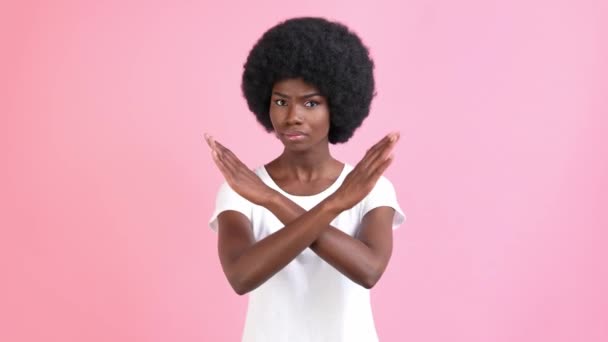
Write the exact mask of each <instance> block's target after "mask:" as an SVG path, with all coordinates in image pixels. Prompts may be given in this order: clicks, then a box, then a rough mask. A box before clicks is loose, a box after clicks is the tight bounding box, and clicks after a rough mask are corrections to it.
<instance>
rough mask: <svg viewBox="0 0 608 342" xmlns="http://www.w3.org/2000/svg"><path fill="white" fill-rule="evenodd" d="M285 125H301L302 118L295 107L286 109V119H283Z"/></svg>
mask: <svg viewBox="0 0 608 342" xmlns="http://www.w3.org/2000/svg"><path fill="white" fill-rule="evenodd" d="M285 123H286V124H287V125H299V124H301V123H302V118H301V116H300V112H299V110H298V108H297V106H295V105H292V106H289V107H288V109H287V117H286V118H285Z"/></svg>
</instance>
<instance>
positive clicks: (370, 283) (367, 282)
mask: <svg viewBox="0 0 608 342" xmlns="http://www.w3.org/2000/svg"><path fill="white" fill-rule="evenodd" d="M379 279H380V277H375V276H369V277H366V278H365V279H364V280H363V281H362V282H361V286H363V287H364V288H366V289H368V290H370V289H371V288H372V287H374V286H375V285H376V284H377V283H378V280H379Z"/></svg>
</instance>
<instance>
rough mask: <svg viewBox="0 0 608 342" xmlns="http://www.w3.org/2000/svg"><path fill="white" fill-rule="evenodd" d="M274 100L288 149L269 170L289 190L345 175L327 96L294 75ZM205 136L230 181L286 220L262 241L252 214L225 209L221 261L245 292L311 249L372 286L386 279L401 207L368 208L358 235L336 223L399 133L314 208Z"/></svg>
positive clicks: (316, 188) (278, 87) (310, 189)
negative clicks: (334, 149)
mask: <svg viewBox="0 0 608 342" xmlns="http://www.w3.org/2000/svg"><path fill="white" fill-rule="evenodd" d="M315 93H317V95H311V94H315ZM270 101H271V102H270V118H271V121H272V124H273V127H274V130H275V133H276V135H277V138H278V139H279V140H280V141H281V142H282V143H283V145H284V147H285V148H284V150H283V153H282V154H281V155H280V156H279V157H277V158H276V159H275V160H273V161H271V162H270V163H268V164H267V165H265V167H266V170H267V171H268V173H269V174H270V176H271V177H272V178H273V180H274V181H275V183H277V185H279V186H280V187H281V188H282V189H283V190H285V191H286V192H288V193H291V194H294V195H312V194H316V193H319V192H321V191H322V190H324V189H325V188H327V187H328V186H330V185H331V184H332V183H333V182H334V181H335V180H336V179H337V178H338V176H339V175H340V173H341V171H342V168H343V166H344V164H343V163H341V162H339V161H337V160H336V159H334V158H333V157H332V156H331V154H330V152H329V141H328V137H327V134H328V132H329V107H328V104H327V99H326V98H324V97H323V96H321V95H318V90H317V89H316V88H315V87H314V86H312V85H310V84H307V83H305V82H304V81H302V80H301V79H287V80H283V81H281V82H277V83H276V84H275V85H274V87H273V93H272V97H271V99H270ZM294 131H298V132H300V133H301V135H300V137H299V138H293V136H292V138H291V139H290V137H289V134H291V133H293V132H294ZM285 133H287V134H285ZM205 139H206V141H207V143H208V145H209V147H210V149H211V154H212V157H213V160H214V162H215V164H216V166H217V167H218V169H219V170H220V171H221V172H222V174H223V176H224V178H225V179H226V181H227V183H228V184H229V185H230V187H231V188H232V189H233V190H234V191H236V192H237V193H238V194H240V195H241V196H243V197H244V198H245V199H247V200H249V201H250V202H252V203H255V204H257V205H261V206H263V207H265V208H266V209H268V210H269V211H271V212H272V213H273V214H274V215H275V216H276V217H277V218H278V219H279V220H280V221H281V222H282V223H283V224H285V226H284V227H283V228H282V229H280V230H278V231H277V232H275V233H273V234H270V235H268V236H267V237H265V238H263V239H261V240H259V241H256V240H255V238H254V236H253V232H252V230H251V222H250V221H249V220H248V218H247V217H246V216H244V215H243V214H241V213H239V212H236V211H224V212H222V213H221V214H220V215H218V225H219V230H218V235H219V236H218V253H219V257H220V263H221V265H222V269H223V271H224V273H225V275H226V277H227V279H228V281H229V283H230V285H231V286H232V288H233V289H234V291H235V292H236V293H237V294H240V295H242V294H245V293H247V292H249V291H252V290H254V289H255V288H257V287H258V286H260V285H261V284H263V283H264V282H265V281H266V280H268V279H269V278H270V277H272V276H273V275H274V274H276V273H277V272H278V271H280V270H281V269H282V268H283V267H285V266H286V265H287V264H289V263H290V262H291V261H292V260H293V259H294V258H295V257H296V256H298V255H299V254H300V253H302V251H304V250H305V249H306V248H310V249H311V250H313V251H314V252H315V253H316V254H317V255H318V256H319V257H321V258H322V259H324V260H325V261H326V262H327V263H329V264H330V265H332V266H333V267H334V268H336V269H337V270H338V271H339V272H341V273H342V274H344V275H345V276H347V277H348V278H349V279H351V280H352V281H354V282H355V283H357V284H359V285H361V286H363V287H365V288H368V289H369V288H372V287H373V286H374V285H375V284H376V283H377V282H378V280H379V279H380V277H381V276H382V273H383V272H384V270H385V269H386V266H387V265H388V262H389V260H390V257H391V253H392V242H393V240H392V221H393V216H394V209H393V208H390V207H379V208H376V209H373V210H371V211H370V212H368V213H367V214H366V215H365V216H364V217H363V219H362V222H361V227H360V230H359V233H358V234H357V236H355V237H352V236H350V235H348V234H346V233H344V232H342V231H340V230H339V229H337V228H335V227H332V226H331V225H330V222H331V221H332V220H333V219H334V218H336V217H337V216H338V215H339V214H340V213H341V212H342V211H345V210H348V209H350V208H352V207H353V206H354V205H356V204H357V203H359V202H360V201H361V200H362V199H363V198H364V197H365V196H366V195H367V194H368V193H369V192H370V191H371V190H372V189H373V187H374V185H375V184H376V182H377V180H378V179H379V178H380V176H381V175H382V174H383V172H384V171H385V170H386V168H387V167H388V166H389V165H390V164H391V162H392V155H391V154H390V153H391V151H392V149H393V147H394V146H395V144H396V142H397V141H398V140H399V134H398V133H390V134H388V135H387V136H385V137H384V138H383V139H382V140H380V141H379V142H378V143H376V144H375V145H374V146H372V147H371V148H370V149H368V150H367V153H366V154H365V156H364V157H363V158H362V159H361V160H360V161H359V163H357V165H356V166H355V167H354V169H353V170H352V171H351V172H350V173H349V174H348V175H347V176H346V177H345V179H344V182H343V183H342V185H341V186H340V187H339V188H338V189H337V190H336V191H335V192H334V193H333V194H331V195H329V196H328V197H327V198H326V199H324V200H323V201H321V202H320V203H319V204H318V205H317V206H315V207H314V208H312V209H311V210H309V211H305V210H304V209H302V208H301V207H300V206H298V205H297V204H296V203H294V202H292V201H291V200H290V199H288V198H287V197H285V196H283V195H282V194H281V193H279V192H277V191H275V190H274V189H272V188H270V187H268V186H267V185H266V184H265V183H264V182H263V181H262V180H261V179H260V178H259V177H258V176H257V175H256V174H255V173H254V172H253V171H252V170H250V169H249V168H248V167H247V166H246V165H245V164H243V163H242V162H241V161H240V160H239V159H238V157H237V156H236V155H235V154H234V153H233V152H232V151H231V150H229V149H228V148H226V147H225V146H223V145H222V144H221V143H219V142H218V141H217V140H215V139H214V138H213V137H211V136H209V135H207V134H205Z"/></svg>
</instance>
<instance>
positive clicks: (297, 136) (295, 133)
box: [282, 131, 306, 141]
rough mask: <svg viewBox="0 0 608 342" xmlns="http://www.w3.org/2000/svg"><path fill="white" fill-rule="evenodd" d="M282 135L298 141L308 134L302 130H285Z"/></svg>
mask: <svg viewBox="0 0 608 342" xmlns="http://www.w3.org/2000/svg"><path fill="white" fill-rule="evenodd" d="M282 135H283V136H284V137H285V138H286V139H287V140H289V141H298V140H302V139H304V138H305V137H306V134H305V133H304V132H300V131H288V132H283V133H282Z"/></svg>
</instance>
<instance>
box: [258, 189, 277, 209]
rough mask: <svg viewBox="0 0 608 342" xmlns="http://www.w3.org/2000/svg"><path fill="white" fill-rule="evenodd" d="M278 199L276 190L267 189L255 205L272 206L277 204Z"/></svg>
mask: <svg viewBox="0 0 608 342" xmlns="http://www.w3.org/2000/svg"><path fill="white" fill-rule="evenodd" d="M279 198H280V194H279V193H278V192H277V191H276V190H274V189H271V188H268V190H267V191H266V192H265V193H264V195H263V196H262V197H261V199H260V201H259V203H256V204H257V205H260V206H262V207H268V206H269V205H272V204H273V203H277V201H278V200H279Z"/></svg>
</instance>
